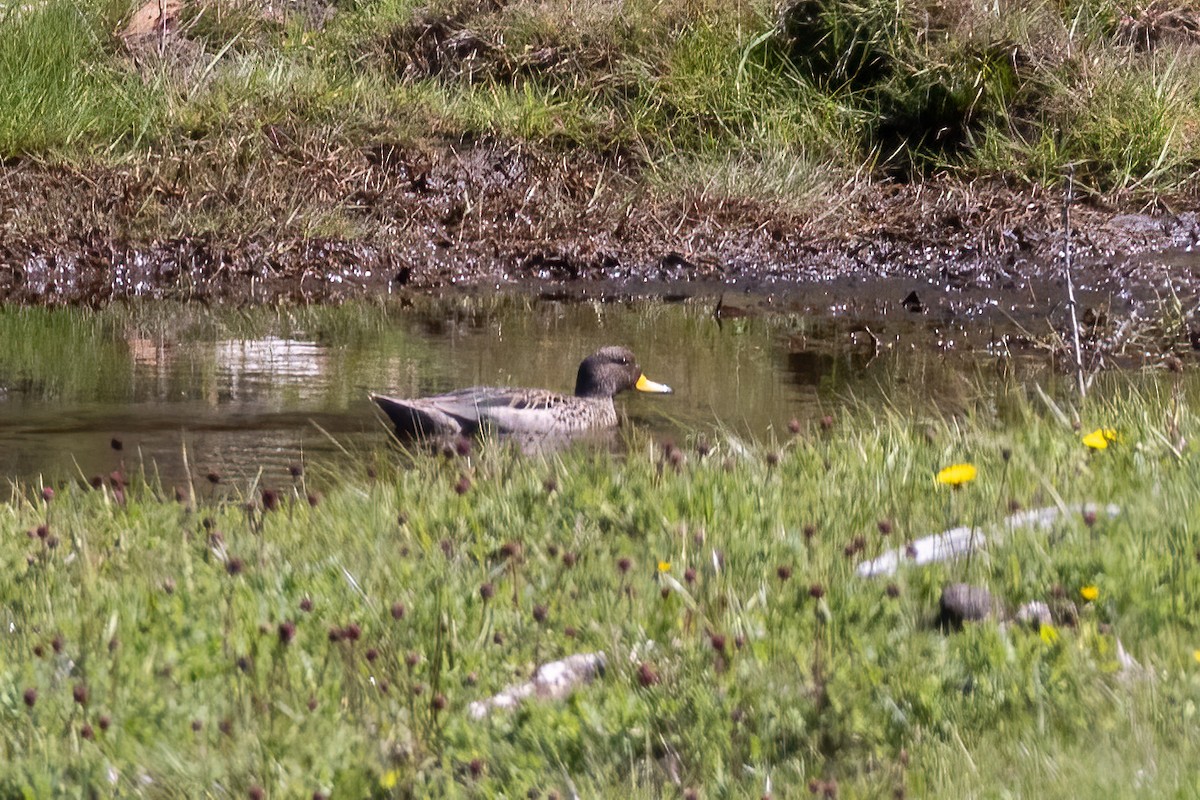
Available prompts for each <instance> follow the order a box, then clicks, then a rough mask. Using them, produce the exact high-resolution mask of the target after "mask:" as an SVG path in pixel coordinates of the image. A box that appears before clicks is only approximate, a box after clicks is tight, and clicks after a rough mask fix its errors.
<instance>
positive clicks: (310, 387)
mask: <svg viewBox="0 0 1200 800" xmlns="http://www.w3.org/2000/svg"><path fill="white" fill-rule="evenodd" d="M736 300H737V302H736V303H733V302H731V301H729V300H727V299H722V298H718V297H699V298H689V299H687V300H686V301H680V302H663V301H645V300H628V299H625V300H620V299H617V300H604V301H587V302H578V301H574V300H571V301H561V300H554V299H539V298H532V297H524V296H500V297H490V298H489V297H479V296H476V297H471V298H465V297H461V296H460V297H457V298H454V299H431V298H422V299H418V300H415V301H414V300H407V301H406V300H398V299H391V300H388V301H379V302H375V303H361V304H349V305H344V306H338V307H323V308H290V309H282V310H281V309H272V308H259V309H251V310H236V309H221V308H214V309H209V308H205V307H203V306H182V305H171V304H153V303H147V304H140V305H135V306H125V307H122V306H113V307H110V308H108V309H106V310H104V311H100V312H91V311H82V310H46V309H17V308H11V309H5V310H0V474H2V475H4V476H6V477H9V478H15V479H36V478H38V477H39V476H41V477H44V479H46V480H65V479H80V478H82V479H88V478H90V477H91V476H93V475H107V474H108V473H109V472H110V471H112V470H113V469H117V468H121V469H125V470H134V471H136V470H139V469H143V468H144V469H145V470H146V473H147V475H148V476H150V477H151V478H154V477H155V476H157V477H158V478H159V479H161V480H162V481H163V482H165V483H170V482H178V481H180V480H182V479H183V478H184V476H185V475H186V474H187V473H188V472H190V473H191V474H192V475H193V476H202V475H205V474H207V473H208V472H210V471H216V472H219V473H220V474H222V475H223V476H228V477H229V478H231V479H235V478H236V479H245V480H249V479H253V478H254V477H255V476H256V475H257V474H258V473H259V470H262V472H263V474H264V475H267V476H273V477H271V478H270V479H272V480H278V479H279V476H280V475H282V474H286V472H287V470H288V468H289V467H290V466H292V465H296V464H301V463H311V462H313V461H328V460H330V459H334V458H336V456H337V454H339V453H342V452H344V451H347V450H348V451H361V450H363V449H366V448H374V447H380V446H382V445H384V444H386V442H387V440H388V436H389V433H388V429H387V427H386V425H385V423H384V421H383V420H382V417H381V415H380V414H378V413H377V412H376V410H375V408H374V406H373V405H372V404H371V403H370V401H369V400H368V393H369V392H372V391H377V392H383V393H387V394H391V395H394V396H398V397H406V396H410V397H411V396H421V395H426V394H431V393H437V392H442V391H446V390H450V389H454V388H460V387H464V386H471V385H514V386H538V387H544V388H549V389H557V390H563V391H570V390H571V389H572V388H573V385H574V379H575V372H576V369H577V367H578V364H579V361H580V360H581V359H582V358H583V357H584V356H586V355H587V354H589V353H591V352H593V351H594V350H596V349H597V348H599V347H601V346H604V345H608V344H624V345H627V346H629V347H631V348H632V349H633V350H634V352H635V353H636V354H637V356H638V359H639V361H640V363H641V365H642V367H643V369H644V370H645V372H646V374H647V375H648V376H649V377H651V378H653V379H654V380H657V381H661V382H664V383H667V384H669V385H670V386H672V387H673V388H674V390H675V393H674V394H673V395H670V396H639V395H636V393H629V394H625V395H621V396H620V397H619V398H618V399H617V405H618V408H619V409H620V410H621V411H622V412H623V414H624V415H625V417H626V423H627V424H629V425H632V426H636V427H638V428H642V429H645V430H647V431H648V432H649V433H651V434H652V435H653V436H656V437H659V438H662V439H670V440H672V441H677V442H679V443H680V444H683V443H685V442H687V441H689V440H692V439H693V438H694V437H697V436H714V435H719V436H727V435H733V436H738V437H746V438H751V439H756V440H759V441H770V440H772V439H783V438H785V437H787V436H789V435H790V432H789V430H788V423H789V422H790V421H791V420H793V419H795V420H798V421H799V422H800V423H801V424H802V425H805V426H814V425H816V424H817V423H818V421H819V420H820V419H821V418H822V417H824V416H826V415H836V414H837V413H838V411H839V409H840V408H841V407H842V406H844V404H846V403H871V404H876V405H878V407H879V408H880V409H881V413H884V412H885V410H886V409H904V410H905V412H906V413H907V412H908V410H910V409H917V410H920V409H924V408H927V409H928V410H929V411H931V412H933V411H938V412H945V411H950V412H954V411H957V410H961V409H966V408H969V407H971V406H972V405H973V404H975V403H978V402H979V401H980V400H981V399H982V400H990V398H981V397H980V392H981V388H980V387H981V386H984V385H995V386H996V387H997V388H996V389H995V390H994V391H995V393H997V394H1002V393H1003V392H1005V391H1007V390H1008V389H1007V388H1006V387H1007V386H1008V383H1007V382H1005V381H1000V382H996V381H990V380H989V381H985V380H982V379H981V378H984V377H990V376H993V375H995V374H1001V375H1011V374H1012V373H1013V370H1014V369H1017V370H1019V371H1021V373H1022V374H1023V375H1025V376H1026V377H1028V376H1029V375H1045V376H1046V378H1047V380H1051V381H1052V380H1053V379H1054V375H1055V373H1054V372H1053V371H1052V370H1051V369H1050V368H1049V361H1048V359H1047V358H1046V357H1045V356H1044V355H1042V354H1039V353H1038V352H1036V351H1034V352H1032V353H1029V352H1027V353H1025V354H1024V355H1021V356H1014V355H1013V354H1012V353H1011V352H1010V351H1009V350H1008V349H1007V348H1005V347H1003V346H1002V344H1001V342H1002V341H1003V337H1004V335H1005V331H1003V330H1001V329H998V328H996V327H995V325H994V324H989V326H988V328H987V329H983V328H981V327H980V326H979V325H978V324H976V325H975V328H974V329H971V328H969V327H964V326H961V325H952V324H946V323H945V322H944V321H938V320H932V319H929V318H926V317H924V316H921V315H907V316H903V317H889V316H887V315H886V314H885V315H872V314H868V313H858V312H855V313H851V312H849V311H846V312H845V313H838V312H837V310H835V311H834V312H833V313H828V312H823V313H820V314H815V313H811V312H810V311H809V310H808V308H807V306H806V305H805V302H804V299H803V298H790V299H789V298H780V297H746V296H739V297H737V298H736ZM997 370H998V371H999V373H997ZM990 392H991V390H989V393H990ZM117 447H119V448H120V449H119V450H117V449H116V448H117ZM185 455H186V459H187V465H186V467H185V462H184V459H185Z"/></svg>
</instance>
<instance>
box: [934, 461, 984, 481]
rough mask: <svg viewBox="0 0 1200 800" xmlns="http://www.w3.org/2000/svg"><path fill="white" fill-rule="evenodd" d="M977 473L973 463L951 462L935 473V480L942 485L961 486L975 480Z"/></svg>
mask: <svg viewBox="0 0 1200 800" xmlns="http://www.w3.org/2000/svg"><path fill="white" fill-rule="evenodd" d="M977 474H978V472H977V470H976V469H975V465H974V464H953V465H951V466H949V467H946V468H945V469H943V470H942V471H941V472H939V473H938V474H937V482H938V483H940V484H942V485H944V486H962V485H963V484H964V483H969V482H971V481H973V480H975V476H976V475H977Z"/></svg>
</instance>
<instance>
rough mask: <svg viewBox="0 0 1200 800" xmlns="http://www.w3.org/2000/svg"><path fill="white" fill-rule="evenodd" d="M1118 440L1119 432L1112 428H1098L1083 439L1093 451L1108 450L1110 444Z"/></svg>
mask: <svg viewBox="0 0 1200 800" xmlns="http://www.w3.org/2000/svg"><path fill="white" fill-rule="evenodd" d="M1117 440H1118V437H1117V432H1116V431H1115V430H1114V429H1112V428H1096V430H1094V431H1092V432H1091V433H1089V434H1087V435H1086V436H1084V437H1083V443H1084V444H1085V445H1087V446H1088V447H1090V448H1092V449H1093V450H1106V449H1108V443H1109V442H1115V441H1117Z"/></svg>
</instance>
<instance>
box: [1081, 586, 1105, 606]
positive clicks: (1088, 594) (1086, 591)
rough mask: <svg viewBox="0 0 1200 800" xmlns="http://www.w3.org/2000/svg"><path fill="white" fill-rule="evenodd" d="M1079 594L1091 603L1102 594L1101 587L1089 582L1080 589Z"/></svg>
mask: <svg viewBox="0 0 1200 800" xmlns="http://www.w3.org/2000/svg"><path fill="white" fill-rule="evenodd" d="M1079 596H1080V597H1082V598H1083V599H1084V600H1087V601H1088V602H1089V603H1090V602H1092V601H1093V600H1095V599H1096V598H1097V597H1099V596H1100V587H1099V586H1094V585H1091V584H1088V585H1087V586H1084V587H1083V588H1081V589H1080V590H1079Z"/></svg>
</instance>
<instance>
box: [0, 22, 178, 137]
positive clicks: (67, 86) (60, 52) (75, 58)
mask: <svg viewBox="0 0 1200 800" xmlns="http://www.w3.org/2000/svg"><path fill="white" fill-rule="evenodd" d="M18 5H19V4H8V5H6V7H5V10H3V11H0V27H3V28H4V30H5V35H4V36H3V38H0V155H2V156H12V155H17V154H22V153H31V154H46V153H55V154H72V155H75V156H78V157H84V156H89V155H91V154H93V153H94V152H97V151H98V152H99V153H101V154H103V153H105V152H109V153H114V152H115V153H124V152H128V151H129V150H130V149H138V148H140V147H143V146H145V144H146V143H147V141H148V140H149V139H150V138H153V137H157V136H160V135H162V134H163V133H164V130H163V127H164V123H165V115H164V102H163V98H162V97H161V95H160V94H159V93H158V92H156V91H155V90H154V88H152V87H149V86H145V85H143V84H142V82H141V81H140V80H138V78H137V77H136V76H135V75H132V74H130V73H129V71H128V70H127V69H124V68H123V67H122V65H120V64H119V63H117V60H116V59H115V58H114V55H113V53H112V52H111V50H110V49H108V48H107V47H106V45H107V44H108V42H107V37H105V36H104V34H103V24H104V23H103V21H102V15H101V11H102V10H103V8H98V7H97V5H98V4H95V3H93V4H75V3H65V2H51V3H48V4H45V5H39V6H38V8H37V10H34V11H29V12H21V11H19V10H17V9H18ZM103 5H104V6H111V3H107V4H103Z"/></svg>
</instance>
